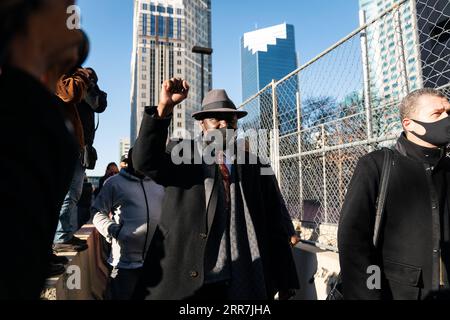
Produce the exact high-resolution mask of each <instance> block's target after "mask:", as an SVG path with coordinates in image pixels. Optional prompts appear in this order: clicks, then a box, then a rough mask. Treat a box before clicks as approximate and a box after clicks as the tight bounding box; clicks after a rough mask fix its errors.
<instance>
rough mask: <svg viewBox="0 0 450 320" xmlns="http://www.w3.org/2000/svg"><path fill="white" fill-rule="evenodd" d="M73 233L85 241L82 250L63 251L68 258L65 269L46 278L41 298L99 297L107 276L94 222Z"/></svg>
mask: <svg viewBox="0 0 450 320" xmlns="http://www.w3.org/2000/svg"><path fill="white" fill-rule="evenodd" d="M76 236H77V237H79V238H81V239H84V240H86V241H87V243H88V246H89V248H88V249H87V250H85V251H82V252H73V253H64V254H59V256H65V257H67V259H69V264H68V265H67V266H66V272H65V273H64V274H62V275H60V276H57V277H53V278H49V279H47V282H46V285H45V289H44V290H43V292H42V295H41V299H43V300H102V299H103V293H104V290H105V288H106V283H107V280H108V276H109V270H108V267H107V266H106V263H105V262H104V261H105V260H104V259H105V258H106V257H104V254H103V250H102V239H101V235H100V234H99V233H98V232H97V230H96V229H95V227H94V226H93V225H85V226H84V227H83V228H82V229H81V230H80V231H78V232H77V233H76Z"/></svg>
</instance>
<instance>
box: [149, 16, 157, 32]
mask: <svg viewBox="0 0 450 320" xmlns="http://www.w3.org/2000/svg"><path fill="white" fill-rule="evenodd" d="M150 34H151V35H152V36H154V35H156V17H155V16H154V15H153V14H152V15H151V17H150Z"/></svg>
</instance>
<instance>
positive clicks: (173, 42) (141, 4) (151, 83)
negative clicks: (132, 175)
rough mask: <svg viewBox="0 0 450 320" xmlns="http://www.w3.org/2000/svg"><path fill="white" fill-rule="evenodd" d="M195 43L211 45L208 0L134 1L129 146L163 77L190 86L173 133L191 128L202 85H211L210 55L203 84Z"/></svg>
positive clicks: (154, 102)
mask: <svg viewBox="0 0 450 320" xmlns="http://www.w3.org/2000/svg"><path fill="white" fill-rule="evenodd" d="M194 46H201V47H211V0H153V1H152V0H134V25H133V52H132V62H131V73H132V79H131V133H130V134H131V144H134V141H135V139H136V138H137V136H138V133H139V129H140V126H141V122H142V117H143V113H144V109H145V107H146V106H154V105H158V102H159V92H160V90H161V84H162V82H163V81H164V80H167V79H170V78H173V77H177V78H183V79H185V80H187V81H188V82H189V84H190V86H191V90H190V92H189V97H188V99H187V100H186V101H184V102H183V103H182V104H180V105H179V106H177V107H176V109H175V110H174V118H173V122H172V126H171V128H170V130H171V134H172V135H174V136H176V137H183V136H184V134H183V133H184V131H185V130H187V131H190V132H193V128H194V127H193V126H194V120H193V119H192V117H191V114H192V113H193V112H195V111H197V110H199V109H200V106H201V86H202V85H203V86H204V88H205V92H207V91H208V90H210V89H211V88H212V74H211V72H212V59H211V57H210V56H205V68H204V75H205V80H204V83H203V84H202V83H201V57H200V55H198V54H195V53H192V48H193V47H194Z"/></svg>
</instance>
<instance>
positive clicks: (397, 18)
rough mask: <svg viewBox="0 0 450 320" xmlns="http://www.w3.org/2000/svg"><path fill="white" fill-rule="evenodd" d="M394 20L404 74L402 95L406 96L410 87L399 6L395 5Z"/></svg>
mask: <svg viewBox="0 0 450 320" xmlns="http://www.w3.org/2000/svg"><path fill="white" fill-rule="evenodd" d="M394 21H395V26H396V27H397V28H398V42H399V46H398V47H399V49H400V63H401V70H402V73H403V75H404V81H405V86H404V88H405V92H404V95H405V96H406V95H407V94H408V93H409V91H410V89H409V80H408V70H407V67H406V55H405V44H404V42H403V28H402V18H401V14H400V7H397V8H396V9H395V10H394Z"/></svg>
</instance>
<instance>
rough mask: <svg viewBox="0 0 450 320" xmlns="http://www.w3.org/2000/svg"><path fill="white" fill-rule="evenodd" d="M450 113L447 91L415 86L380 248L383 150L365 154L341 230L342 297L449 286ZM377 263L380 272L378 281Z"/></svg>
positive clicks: (420, 293) (425, 292)
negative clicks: (377, 221)
mask: <svg viewBox="0 0 450 320" xmlns="http://www.w3.org/2000/svg"><path fill="white" fill-rule="evenodd" d="M449 112H450V103H449V102H448V100H447V98H446V97H445V96H444V95H443V94H442V93H441V92H439V91H437V90H434V89H421V90H418V91H415V92H413V93H411V94H409V95H408V96H407V97H406V98H405V99H404V100H403V101H402V103H401V105H400V114H401V119H402V124H403V129H404V133H403V134H402V135H401V137H400V138H399V140H398V143H397V145H396V147H395V150H393V151H392V156H393V158H392V162H391V163H390V164H389V165H390V166H391V170H390V174H389V180H388V181H389V183H388V186H387V196H386V200H385V204H384V211H383V214H382V217H383V218H382V220H381V224H380V229H379V230H380V232H379V240H378V244H377V246H376V248H375V245H374V244H373V236H374V225H375V215H376V211H377V197H378V195H379V194H380V192H379V188H380V180H381V179H380V176H381V175H382V172H383V169H382V168H383V162H384V154H385V153H384V152H383V151H375V152H373V153H371V154H369V155H367V156H364V157H363V158H361V159H360V161H359V163H358V165H357V167H356V170H355V173H354V176H353V179H352V181H351V183H350V186H349V189H348V193H347V196H346V200H345V203H344V206H343V208H342V212H341V220H340V224H339V232H338V243H339V256H340V263H341V273H342V283H343V293H344V299H350V300H360V299H363V300H369V299H370V300H375V299H386V300H391V299H395V300H422V299H427V298H430V297H432V296H434V297H435V296H436V293H437V294H438V295H441V294H443V293H444V292H446V291H447V290H448V289H449V280H448V275H449V271H450V218H449V217H450V214H449V199H450V188H449V185H448V183H449V181H450V180H449V179H450V159H449V157H448V150H447V148H446V147H447V145H448V144H449V143H450V118H449V114H448V113H449ZM371 266H377V267H379V268H380V269H379V270H380V272H381V274H379V281H378V283H379V286H378V285H376V286H374V288H372V286H371V285H370V284H373V283H374V282H373V281H371V279H369V277H370V276H372V275H373V271H372V272H370V271H368V268H369V267H371ZM369 270H370V269H369ZM372 270H373V269H372Z"/></svg>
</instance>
